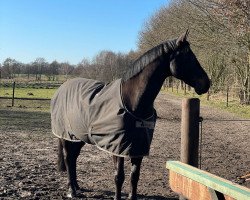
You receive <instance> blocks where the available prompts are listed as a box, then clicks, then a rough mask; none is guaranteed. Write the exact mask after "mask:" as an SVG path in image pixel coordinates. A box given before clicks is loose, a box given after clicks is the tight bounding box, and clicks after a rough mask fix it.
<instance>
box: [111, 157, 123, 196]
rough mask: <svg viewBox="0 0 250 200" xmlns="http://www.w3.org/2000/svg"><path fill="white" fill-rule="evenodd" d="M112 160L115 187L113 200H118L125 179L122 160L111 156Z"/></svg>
mask: <svg viewBox="0 0 250 200" xmlns="http://www.w3.org/2000/svg"><path fill="white" fill-rule="evenodd" d="M113 160H114V165H115V187H116V190H115V197H114V200H120V199H121V190H122V185H123V182H124V179H125V175H124V158H122V157H118V156H113Z"/></svg>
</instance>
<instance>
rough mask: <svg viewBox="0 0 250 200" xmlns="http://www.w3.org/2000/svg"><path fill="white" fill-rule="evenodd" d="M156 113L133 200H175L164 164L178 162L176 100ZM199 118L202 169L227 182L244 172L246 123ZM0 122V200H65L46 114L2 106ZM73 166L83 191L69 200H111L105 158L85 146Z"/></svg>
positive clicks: (208, 111)
mask: <svg viewBox="0 0 250 200" xmlns="http://www.w3.org/2000/svg"><path fill="white" fill-rule="evenodd" d="M0 105H1V104H0ZM2 105H3V104H2ZM156 109H157V112H158V116H159V119H158V120H157V125H156V130H155V135H154V140H153V143H152V147H151V155H150V156H149V157H145V158H144V160H143V164H142V169H141V177H140V181H139V185H138V193H139V194H140V196H139V199H145V200H151V199H152V200H154V199H156V200H157V199H162V200H164V199H165V200H167V199H176V197H177V195H176V194H174V193H173V192H172V191H171V190H170V188H169V186H168V172H167V170H166V168H165V164H166V161H167V160H179V157H180V156H179V155H180V117H181V100H180V99H177V98H176V97H172V96H169V95H166V94H160V95H159V96H158V97H157V100H156ZM201 116H202V117H203V118H204V121H203V136H202V137H203V141H202V169H204V170H206V171H209V172H211V173H214V174H216V175H219V176H221V177H224V178H227V179H229V180H232V181H235V180H236V179H237V177H239V176H242V175H245V174H247V173H249V171H250V158H249V155H250V145H249V144H250V132H249V130H250V121H233V120H235V119H239V118H238V117H236V116H234V115H232V114H229V113H226V112H223V111H219V110H217V109H214V108H211V107H206V106H204V107H202V108H201ZM0 120H1V121H0V144H1V147H0V183H1V184H0V199H67V198H66V197H65V191H66V180H67V179H66V174H60V173H58V172H57V170H56V158H57V148H56V147H57V139H56V138H55V137H54V136H53V135H52V134H51V131H50V115H49V113H46V112H30V111H28V110H27V109H26V108H25V107H24V108H19V109H14V110H13V109H11V108H7V107H5V106H4V107H3V106H2V107H0ZM222 120H227V121H222ZM228 120H229V121H228ZM230 120H232V121H230ZM125 164H126V180H125V183H124V188H123V198H124V199H126V197H127V196H128V193H129V184H128V183H129V173H130V168H129V167H130V162H129V160H126V163H125ZM77 167H78V177H79V178H78V179H79V184H80V186H81V187H82V188H84V189H85V192H84V193H83V195H81V196H80V197H79V198H75V199H80V198H81V199H93V200H95V199H98V200H100V199H112V196H113V195H114V192H113V191H114V181H113V180H114V177H113V173H114V172H113V165H112V159H111V156H110V155H109V154H107V153H105V152H102V151H100V150H98V149H97V148H96V147H95V146H91V145H86V146H85V147H84V148H83V150H82V152H81V155H80V156H79V159H78V166H77ZM245 186H247V187H250V184H249V183H247V184H246V183H245Z"/></svg>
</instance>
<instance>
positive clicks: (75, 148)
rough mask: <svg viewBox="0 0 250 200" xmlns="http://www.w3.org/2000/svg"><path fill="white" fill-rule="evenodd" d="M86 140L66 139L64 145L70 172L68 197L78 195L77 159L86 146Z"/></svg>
mask: <svg viewBox="0 0 250 200" xmlns="http://www.w3.org/2000/svg"><path fill="white" fill-rule="evenodd" d="M84 144H85V143H84V142H70V141H66V140H64V142H63V147H64V150H65V158H64V159H65V165H66V169H67V174H68V188H69V191H68V194H67V197H74V196H76V190H78V189H79V186H78V184H77V176H76V160H77V157H78V156H79V154H80V150H81V148H82V147H83V146H84Z"/></svg>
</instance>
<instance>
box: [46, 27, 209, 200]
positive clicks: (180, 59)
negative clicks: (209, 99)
mask: <svg viewBox="0 0 250 200" xmlns="http://www.w3.org/2000/svg"><path fill="white" fill-rule="evenodd" d="M187 35H188V31H186V32H185V33H183V34H181V35H180V36H179V37H178V38H177V39H172V40H167V41H166V42H164V43H162V44H159V45H157V46H155V47H154V48H152V49H151V50H149V51H147V52H146V53H144V54H143V55H142V56H141V57H139V58H138V59H137V60H136V61H135V62H134V64H133V65H132V67H131V69H130V70H128V72H127V73H126V74H125V75H124V76H123V77H122V78H121V79H117V80H115V81H113V82H111V83H109V84H104V83H101V82H99V81H96V80H91V79H84V78H76V79H72V80H69V81H66V82H65V83H64V84H62V85H61V86H60V87H59V89H58V91H57V92H56V93H55V95H54V97H53V98H52V100H51V125H52V132H53V134H54V135H56V136H57V137H58V138H59V139H58V141H59V142H58V163H57V164H58V170H59V171H67V177H68V192H67V197H75V196H77V193H78V191H79V190H80V187H79V185H78V183H77V173H76V161H77V158H78V156H79V154H80V150H81V148H82V147H83V146H84V145H85V144H86V143H89V144H93V145H96V146H97V147H98V148H99V149H101V150H104V151H106V152H108V153H111V154H112V157H113V163H114V169H115V176H114V182H115V196H114V199H115V200H120V199H121V190H122V185H123V183H124V179H125V174H124V158H126V157H128V158H129V159H130V161H131V173H130V193H129V199H130V200H136V199H137V185H138V181H139V176H140V166H141V163H142V160H143V157H144V156H147V155H149V149H150V144H151V141H152V138H153V132H154V127H155V122H156V118H157V116H156V111H155V109H154V101H155V99H156V97H157V95H158V93H159V92H160V89H161V87H162V85H163V83H164V81H165V79H166V78H167V77H169V76H173V77H175V78H177V79H180V80H182V81H184V82H185V83H186V84H188V85H189V86H191V87H193V88H194V90H195V92H196V93H197V94H199V95H201V94H204V93H206V92H207V91H208V90H209V87H210V80H209V78H208V75H207V73H206V72H205V70H204V69H203V68H202V67H201V65H200V63H199V61H198V60H197V58H196V56H195V55H194V53H193V52H192V50H191V48H190V44H189V42H188V41H187Z"/></svg>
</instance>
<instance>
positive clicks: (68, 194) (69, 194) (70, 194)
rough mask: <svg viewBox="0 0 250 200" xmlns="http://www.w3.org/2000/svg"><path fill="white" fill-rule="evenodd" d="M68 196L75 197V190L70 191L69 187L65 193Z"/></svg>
mask: <svg viewBox="0 0 250 200" xmlns="http://www.w3.org/2000/svg"><path fill="white" fill-rule="evenodd" d="M66 196H67V197H68V198H73V197H76V192H75V191H72V190H71V189H69V191H68V193H67V195H66Z"/></svg>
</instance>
